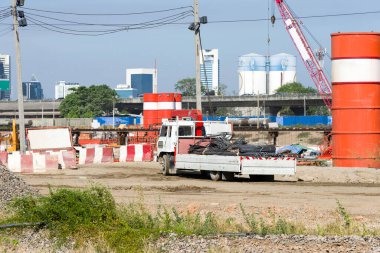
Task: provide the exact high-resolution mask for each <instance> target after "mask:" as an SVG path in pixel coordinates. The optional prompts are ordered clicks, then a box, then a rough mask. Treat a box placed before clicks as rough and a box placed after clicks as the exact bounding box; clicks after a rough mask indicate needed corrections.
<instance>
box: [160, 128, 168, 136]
mask: <svg viewBox="0 0 380 253" xmlns="http://www.w3.org/2000/svg"><path fill="white" fill-rule="evenodd" d="M167 132H168V127H167V126H162V127H161V131H160V137H165V136H166V134H167Z"/></svg>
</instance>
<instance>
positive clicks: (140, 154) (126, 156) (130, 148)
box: [119, 144, 153, 162]
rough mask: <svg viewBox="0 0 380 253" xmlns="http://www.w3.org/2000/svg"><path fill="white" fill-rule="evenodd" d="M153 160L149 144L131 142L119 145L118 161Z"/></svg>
mask: <svg viewBox="0 0 380 253" xmlns="http://www.w3.org/2000/svg"><path fill="white" fill-rule="evenodd" d="M150 161H153V149H152V145H151V144H132V145H127V146H121V147H120V158H119V162H150Z"/></svg>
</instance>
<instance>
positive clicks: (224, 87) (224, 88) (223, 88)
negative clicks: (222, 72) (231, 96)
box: [218, 83, 227, 96]
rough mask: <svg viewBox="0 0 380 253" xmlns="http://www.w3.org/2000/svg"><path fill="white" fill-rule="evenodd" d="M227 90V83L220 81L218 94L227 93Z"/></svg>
mask: <svg viewBox="0 0 380 253" xmlns="http://www.w3.org/2000/svg"><path fill="white" fill-rule="evenodd" d="M226 91H227V85H225V84H224V83H220V84H219V85H218V95H219V96H223V95H226Z"/></svg>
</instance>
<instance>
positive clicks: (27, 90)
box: [22, 76, 44, 100]
mask: <svg viewBox="0 0 380 253" xmlns="http://www.w3.org/2000/svg"><path fill="white" fill-rule="evenodd" d="M22 93H23V95H24V99H26V100H42V99H43V98H44V90H43V89H42V85H41V82H40V81H38V80H37V79H36V77H35V76H32V78H31V79H30V81H29V82H23V83H22Z"/></svg>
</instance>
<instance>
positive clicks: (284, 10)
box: [276, 0, 332, 109]
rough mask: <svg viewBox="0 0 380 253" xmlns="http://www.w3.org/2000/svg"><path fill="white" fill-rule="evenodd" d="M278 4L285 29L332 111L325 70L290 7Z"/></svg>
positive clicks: (329, 88)
mask: <svg viewBox="0 0 380 253" xmlns="http://www.w3.org/2000/svg"><path fill="white" fill-rule="evenodd" d="M276 4H277V7H278V9H279V11H280V14H281V17H282V20H283V21H284V24H285V28H286V30H287V31H288V33H289V35H290V37H291V38H292V40H293V43H294V45H295V47H296V48H297V50H298V52H299V54H300V55H301V58H302V60H303V62H304V64H305V66H306V69H307V70H308V72H309V75H310V77H311V79H312V80H313V82H314V84H315V86H316V87H317V90H318V92H319V94H320V95H321V96H322V99H323V101H324V103H325V105H326V106H327V107H328V108H329V109H331V99H330V95H331V93H332V89H331V85H330V82H329V81H328V79H327V77H326V75H325V73H324V72H323V69H322V67H321V65H320V64H319V62H318V60H317V58H316V57H315V55H314V53H313V50H312V49H311V47H310V45H309V43H308V41H307V40H306V37H305V36H304V34H303V32H302V30H301V27H300V25H299V23H298V21H297V20H296V19H295V17H294V16H293V14H292V12H291V11H290V9H289V7H288V6H287V5H286V3H285V2H284V0H276Z"/></svg>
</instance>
